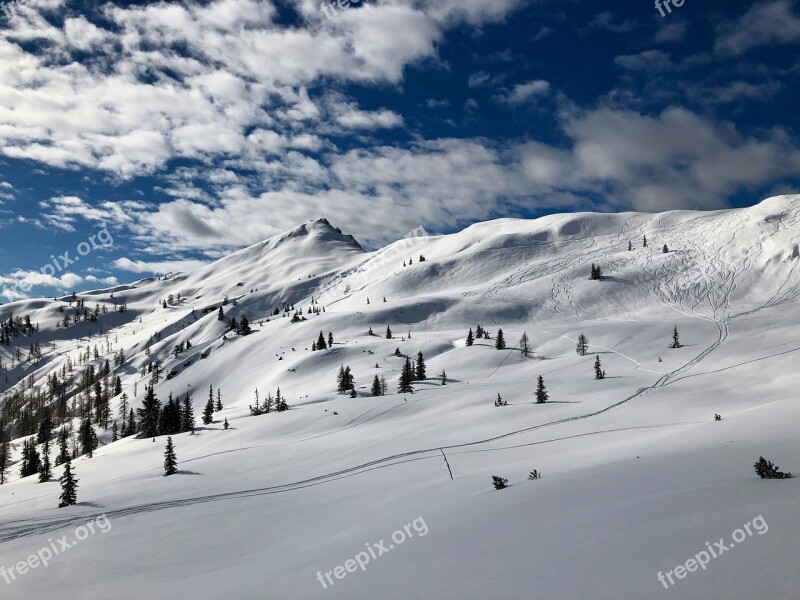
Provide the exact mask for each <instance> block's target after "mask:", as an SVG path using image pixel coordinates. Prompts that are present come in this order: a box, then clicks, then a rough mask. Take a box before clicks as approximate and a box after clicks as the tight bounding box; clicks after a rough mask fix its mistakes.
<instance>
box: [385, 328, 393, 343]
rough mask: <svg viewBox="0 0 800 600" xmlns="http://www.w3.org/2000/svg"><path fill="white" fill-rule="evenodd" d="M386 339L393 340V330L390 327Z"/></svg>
mask: <svg viewBox="0 0 800 600" xmlns="http://www.w3.org/2000/svg"><path fill="white" fill-rule="evenodd" d="M386 339H387V340H390V339H392V330H391V328H390V327H389V326H388V325H387V326H386Z"/></svg>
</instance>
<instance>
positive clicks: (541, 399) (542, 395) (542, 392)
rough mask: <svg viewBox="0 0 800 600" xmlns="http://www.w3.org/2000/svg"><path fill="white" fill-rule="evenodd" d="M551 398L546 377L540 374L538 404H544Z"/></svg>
mask: <svg viewBox="0 0 800 600" xmlns="http://www.w3.org/2000/svg"><path fill="white" fill-rule="evenodd" d="M549 399H550V395H549V394H548V393H547V388H545V387H544V377H542V376H541V375H539V379H538V381H537V383H536V404H544V403H545V402H547V401H548V400H549Z"/></svg>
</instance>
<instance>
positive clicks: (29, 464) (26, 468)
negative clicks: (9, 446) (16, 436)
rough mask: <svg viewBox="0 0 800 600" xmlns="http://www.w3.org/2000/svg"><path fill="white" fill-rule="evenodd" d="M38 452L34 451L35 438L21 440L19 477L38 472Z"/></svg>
mask: <svg viewBox="0 0 800 600" xmlns="http://www.w3.org/2000/svg"><path fill="white" fill-rule="evenodd" d="M39 466H40V465H39V453H38V452H37V451H36V440H34V439H29V440H25V441H24V442H22V460H21V461H20V470H19V476H20V477H30V476H31V475H34V474H36V473H38V472H39Z"/></svg>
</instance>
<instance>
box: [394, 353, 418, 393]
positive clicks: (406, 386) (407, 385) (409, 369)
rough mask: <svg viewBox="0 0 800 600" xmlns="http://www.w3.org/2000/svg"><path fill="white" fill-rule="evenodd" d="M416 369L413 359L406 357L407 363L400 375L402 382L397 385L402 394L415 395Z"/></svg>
mask: <svg viewBox="0 0 800 600" xmlns="http://www.w3.org/2000/svg"><path fill="white" fill-rule="evenodd" d="M413 382H414V367H413V366H412V365H411V359H409V358H408V357H406V363H405V364H404V365H403V370H402V371H401V373H400V381H399V382H398V385H397V391H398V393H400V394H413V393H414V387H413Z"/></svg>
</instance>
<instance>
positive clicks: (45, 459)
mask: <svg viewBox="0 0 800 600" xmlns="http://www.w3.org/2000/svg"><path fill="white" fill-rule="evenodd" d="M52 477H53V470H52V468H51V467H50V440H45V442H44V446H43V447H42V464H41V465H40V466H39V483H47V482H48V481H50V479H51V478H52Z"/></svg>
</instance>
